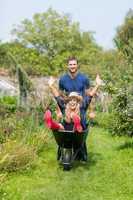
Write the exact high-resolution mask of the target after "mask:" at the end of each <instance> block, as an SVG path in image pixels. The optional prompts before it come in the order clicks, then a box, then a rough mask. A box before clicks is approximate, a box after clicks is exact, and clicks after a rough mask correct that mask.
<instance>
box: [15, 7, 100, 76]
mask: <svg viewBox="0 0 133 200" xmlns="http://www.w3.org/2000/svg"><path fill="white" fill-rule="evenodd" d="M12 33H13V34H15V36H16V41H17V42H19V43H21V44H23V46H24V47H27V48H30V51H32V52H33V51H35V52H37V53H38V58H41V59H39V60H41V61H40V62H41V63H39V64H38V63H37V65H35V66H36V71H41V73H42V74H45V75H46V74H56V75H57V74H59V73H60V72H61V73H62V71H63V70H64V67H63V66H64V65H65V63H66V58H67V57H68V56H69V55H77V56H78V57H79V60H80V61H81V63H83V62H85V63H86V64H88V63H91V62H94V63H95V62H96V61H95V60H96V59H95V58H96V53H97V52H99V51H100V48H99V47H98V46H97V45H96V43H95V41H94V39H93V36H92V34H91V33H90V32H81V31H80V27H79V23H77V22H72V21H71V18H70V16H69V15H65V14H58V13H57V12H56V11H54V10H53V9H51V8H50V9H48V10H47V12H45V13H38V14H35V15H34V16H33V19H32V20H28V19H25V20H24V21H23V22H22V23H21V24H20V25H19V26H17V27H16V28H14V30H13V31H12ZM31 60H32V61H33V59H31ZM34 60H35V59H34ZM42 61H44V62H43V64H42ZM39 67H40V68H41V69H40V68H39ZM43 68H45V69H43Z"/></svg>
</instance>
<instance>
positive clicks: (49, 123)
mask: <svg viewBox="0 0 133 200" xmlns="http://www.w3.org/2000/svg"><path fill="white" fill-rule="evenodd" d="M44 122H45V123H46V125H47V127H48V128H51V126H52V115H51V112H50V110H47V111H46V112H45V113H44Z"/></svg>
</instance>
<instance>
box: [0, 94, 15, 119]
mask: <svg viewBox="0 0 133 200" xmlns="http://www.w3.org/2000/svg"><path fill="white" fill-rule="evenodd" d="M16 109H17V97H15V96H3V97H0V116H3V117H4V116H7V115H9V114H11V113H14V112H15V111H16Z"/></svg>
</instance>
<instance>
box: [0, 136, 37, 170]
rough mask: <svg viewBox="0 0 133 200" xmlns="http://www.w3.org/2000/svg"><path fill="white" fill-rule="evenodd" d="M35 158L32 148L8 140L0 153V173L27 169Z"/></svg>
mask: <svg viewBox="0 0 133 200" xmlns="http://www.w3.org/2000/svg"><path fill="white" fill-rule="evenodd" d="M35 158H36V154H35V151H34V149H33V148H32V147H28V146H26V145H24V144H19V143H17V142H16V141H13V140H8V141H7V142H6V143H4V144H3V145H2V150H1V152H0V171H7V172H12V171H18V170H22V169H27V168H29V167H30V166H31V165H32V164H33V162H34V160H35Z"/></svg>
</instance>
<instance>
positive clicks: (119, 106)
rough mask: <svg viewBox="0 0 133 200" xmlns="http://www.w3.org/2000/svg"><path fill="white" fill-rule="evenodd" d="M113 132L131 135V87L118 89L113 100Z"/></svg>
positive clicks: (132, 103)
mask: <svg viewBox="0 0 133 200" xmlns="http://www.w3.org/2000/svg"><path fill="white" fill-rule="evenodd" d="M113 110H114V115H113V117H114V119H112V122H113V123H112V122H111V124H109V127H110V129H111V130H112V132H113V134H118V135H123V134H124V135H128V136H133V87H132V86H131V87H130V88H121V89H119V91H118V93H117V95H115V97H114V100H113Z"/></svg>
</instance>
